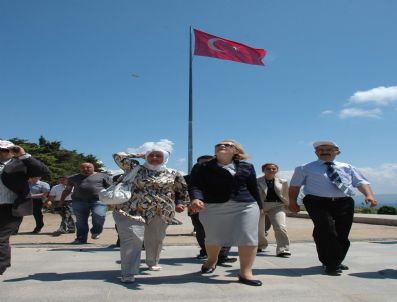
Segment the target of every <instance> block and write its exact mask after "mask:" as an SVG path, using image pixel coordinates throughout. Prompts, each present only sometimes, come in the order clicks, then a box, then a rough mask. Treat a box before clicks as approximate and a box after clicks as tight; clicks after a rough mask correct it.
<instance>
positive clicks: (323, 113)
mask: <svg viewBox="0 0 397 302" xmlns="http://www.w3.org/2000/svg"><path fill="white" fill-rule="evenodd" d="M333 113H334V112H333V111H332V110H324V111H323V112H321V114H320V115H321V116H324V115H330V114H333Z"/></svg>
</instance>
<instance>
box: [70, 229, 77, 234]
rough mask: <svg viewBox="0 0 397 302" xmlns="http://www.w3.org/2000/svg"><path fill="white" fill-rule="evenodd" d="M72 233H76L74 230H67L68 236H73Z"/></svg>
mask: <svg viewBox="0 0 397 302" xmlns="http://www.w3.org/2000/svg"><path fill="white" fill-rule="evenodd" d="M73 233H76V231H75V230H69V231H68V234H73Z"/></svg>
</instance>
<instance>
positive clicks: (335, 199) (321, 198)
mask: <svg viewBox="0 0 397 302" xmlns="http://www.w3.org/2000/svg"><path fill="white" fill-rule="evenodd" d="M305 197H307V198H310V199H312V200H328V201H338V200H346V199H351V197H349V196H345V197H322V196H316V195H310V194H309V195H306V196H305Z"/></svg>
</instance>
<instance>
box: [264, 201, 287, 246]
mask: <svg viewBox="0 0 397 302" xmlns="http://www.w3.org/2000/svg"><path fill="white" fill-rule="evenodd" d="M262 205H263V211H264V212H265V214H267V215H268V217H269V219H270V222H271V223H272V226H273V230H274V236H275V237H276V242H277V249H276V254H280V253H282V252H284V251H289V239H288V235H287V228H286V222H285V221H286V215H285V206H284V204H282V203H281V202H262ZM265 214H261V215H260V217H259V226H258V248H259V249H266V248H267V246H268V241H267V239H266V235H265Z"/></svg>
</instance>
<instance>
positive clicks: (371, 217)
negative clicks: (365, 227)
mask: <svg viewBox="0 0 397 302" xmlns="http://www.w3.org/2000/svg"><path fill="white" fill-rule="evenodd" d="M287 216H288V217H294V218H310V217H309V214H308V213H307V212H299V213H287ZM353 222H355V223H366V224H377V225H389V226H397V215H377V214H354V218H353Z"/></svg>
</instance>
